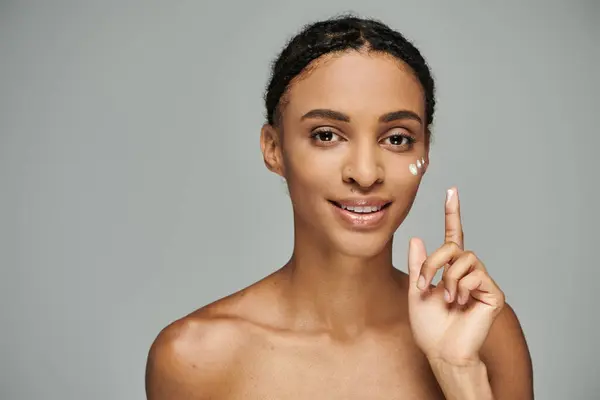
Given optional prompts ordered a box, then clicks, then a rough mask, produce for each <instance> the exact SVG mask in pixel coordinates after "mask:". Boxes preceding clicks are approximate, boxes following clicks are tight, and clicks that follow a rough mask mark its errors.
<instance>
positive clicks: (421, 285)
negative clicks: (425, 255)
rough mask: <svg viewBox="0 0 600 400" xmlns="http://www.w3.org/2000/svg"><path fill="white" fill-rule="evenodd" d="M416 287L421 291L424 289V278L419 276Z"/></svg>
mask: <svg viewBox="0 0 600 400" xmlns="http://www.w3.org/2000/svg"><path fill="white" fill-rule="evenodd" d="M417 287H418V288H419V289H421V290H423V289H425V277H424V276H423V275H421V276H420V277H419V281H418V282H417Z"/></svg>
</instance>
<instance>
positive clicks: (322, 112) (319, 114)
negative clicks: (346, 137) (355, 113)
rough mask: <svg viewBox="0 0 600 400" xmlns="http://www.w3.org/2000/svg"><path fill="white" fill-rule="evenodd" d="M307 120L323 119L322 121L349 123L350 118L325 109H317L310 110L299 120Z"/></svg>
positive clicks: (341, 113) (338, 112)
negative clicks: (332, 120)
mask: <svg viewBox="0 0 600 400" xmlns="http://www.w3.org/2000/svg"><path fill="white" fill-rule="evenodd" d="M309 118H324V119H335V120H336V121H342V122H350V117H349V116H348V115H346V114H344V113H343V112H340V111H335V110H329V109H326V108H317V109H315V110H310V111H309V112H307V113H306V114H304V115H303V116H302V118H300V120H305V119H309Z"/></svg>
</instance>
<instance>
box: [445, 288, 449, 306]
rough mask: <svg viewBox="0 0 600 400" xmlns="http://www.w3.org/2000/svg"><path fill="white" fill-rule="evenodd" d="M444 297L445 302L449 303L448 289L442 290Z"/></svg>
mask: <svg viewBox="0 0 600 400" xmlns="http://www.w3.org/2000/svg"><path fill="white" fill-rule="evenodd" d="M444 299H446V302H447V303H450V292H449V291H448V289H446V290H444Z"/></svg>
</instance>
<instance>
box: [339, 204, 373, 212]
mask: <svg viewBox="0 0 600 400" xmlns="http://www.w3.org/2000/svg"><path fill="white" fill-rule="evenodd" d="M341 207H342V208H343V209H344V210H348V211H352V212H355V213H362V214H366V213H372V212H377V211H379V210H381V208H382V207H369V206H366V207H349V206H344V205H342V206H341Z"/></svg>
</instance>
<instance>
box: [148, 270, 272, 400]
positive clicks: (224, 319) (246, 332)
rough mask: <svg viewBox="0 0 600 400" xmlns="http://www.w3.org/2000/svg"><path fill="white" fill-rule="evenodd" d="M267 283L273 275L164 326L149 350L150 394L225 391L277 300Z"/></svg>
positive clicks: (157, 398) (153, 398) (154, 397)
mask: <svg viewBox="0 0 600 400" xmlns="http://www.w3.org/2000/svg"><path fill="white" fill-rule="evenodd" d="M269 286H271V283H270V280H269V279H265V280H263V281H259V282H257V283H256V284H254V285H251V286H249V287H247V288H245V289H242V290H240V291H238V292H236V293H233V294H231V295H229V296H227V297H224V298H222V299H219V300H217V301H215V302H213V303H210V304H208V305H206V306H204V307H202V308H200V309H198V310H196V311H194V312H193V313H191V314H189V315H187V316H185V317H183V318H181V319H178V320H177V321H175V322H173V323H171V324H169V325H168V326H167V327H165V328H164V329H162V330H161V331H160V333H159V334H158V336H157V337H156V339H155V340H154V342H153V343H152V346H151V347H150V351H149V353H148V360H147V365H146V393H147V398H148V399H149V400H163V399H181V400H185V399H213V398H224V397H227V396H226V394H227V391H228V390H229V389H230V388H231V387H232V384H233V383H234V382H236V380H237V379H236V377H237V376H238V375H239V373H240V371H238V368H239V367H236V366H239V365H242V362H241V361H242V360H243V359H244V358H245V357H246V355H247V354H246V353H247V352H248V350H249V349H252V344H253V343H256V342H255V340H256V338H258V337H259V335H260V334H261V333H262V330H261V329H260V328H259V327H260V326H261V319H260V316H261V315H264V314H265V311H266V310H269V304H274V303H275V302H274V301H273V297H272V296H273V293H272V292H271V291H270V290H269ZM266 314H270V313H266Z"/></svg>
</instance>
